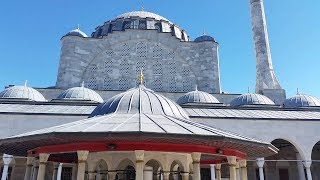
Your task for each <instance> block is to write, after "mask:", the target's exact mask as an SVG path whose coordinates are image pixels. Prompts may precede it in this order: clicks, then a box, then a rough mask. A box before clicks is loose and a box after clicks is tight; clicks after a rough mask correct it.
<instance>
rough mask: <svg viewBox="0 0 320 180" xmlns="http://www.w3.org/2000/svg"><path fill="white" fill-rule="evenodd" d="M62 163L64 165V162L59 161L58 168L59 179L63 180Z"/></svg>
mask: <svg viewBox="0 0 320 180" xmlns="http://www.w3.org/2000/svg"><path fill="white" fill-rule="evenodd" d="M62 165H63V163H59V165H58V170H57V180H61V174H62Z"/></svg>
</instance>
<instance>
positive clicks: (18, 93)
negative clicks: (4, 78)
mask: <svg viewBox="0 0 320 180" xmlns="http://www.w3.org/2000/svg"><path fill="white" fill-rule="evenodd" d="M0 100H22V101H36V102H44V101H46V99H45V98H44V97H43V95H42V94H41V93H40V92H39V91H37V90H35V89H33V88H31V87H28V86H26V85H25V86H12V87H9V88H6V89H5V90H4V91H2V92H1V93H0Z"/></svg>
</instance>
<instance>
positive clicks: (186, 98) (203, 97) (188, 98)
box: [177, 89, 220, 105]
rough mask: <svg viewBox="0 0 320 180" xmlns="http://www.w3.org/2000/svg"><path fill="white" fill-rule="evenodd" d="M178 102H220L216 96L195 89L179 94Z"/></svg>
mask: <svg viewBox="0 0 320 180" xmlns="http://www.w3.org/2000/svg"><path fill="white" fill-rule="evenodd" d="M177 103H178V104H180V105H181V104H188V103H204V104H218V103H220V102H219V101H218V99H217V98H215V97H214V96H212V95H211V94H209V93H207V92H203V91H199V90H198V89H196V90H195V91H191V92H188V93H186V94H185V95H183V96H181V97H180V98H179V99H178V100H177Z"/></svg>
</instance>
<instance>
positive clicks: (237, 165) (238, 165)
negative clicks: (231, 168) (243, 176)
mask: <svg viewBox="0 0 320 180" xmlns="http://www.w3.org/2000/svg"><path fill="white" fill-rule="evenodd" d="M236 168H237V169H239V168H240V162H239V161H237V163H236Z"/></svg>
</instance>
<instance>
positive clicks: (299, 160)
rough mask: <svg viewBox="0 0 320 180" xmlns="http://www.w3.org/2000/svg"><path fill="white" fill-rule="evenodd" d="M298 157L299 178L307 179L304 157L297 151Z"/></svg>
mask: <svg viewBox="0 0 320 180" xmlns="http://www.w3.org/2000/svg"><path fill="white" fill-rule="evenodd" d="M296 157H297V160H298V161H297V166H298V173H299V179H300V180H306V177H305V173H304V167H303V163H302V159H301V156H300V154H299V152H296Z"/></svg>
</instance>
